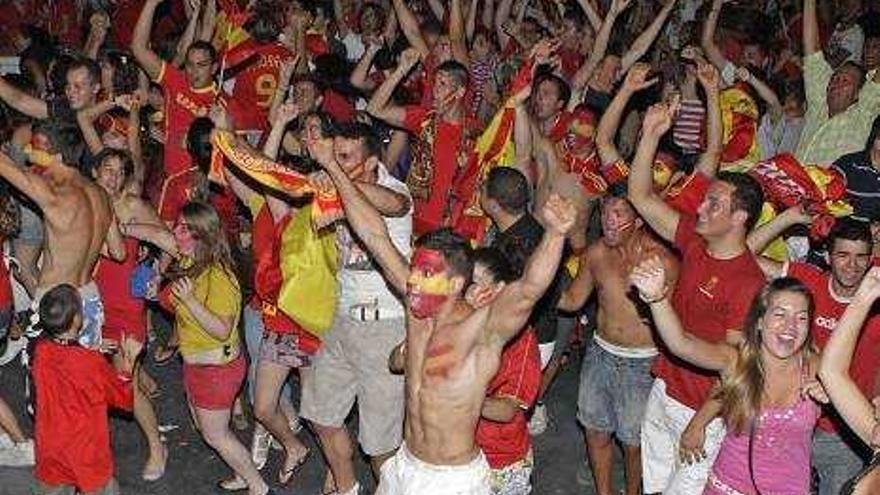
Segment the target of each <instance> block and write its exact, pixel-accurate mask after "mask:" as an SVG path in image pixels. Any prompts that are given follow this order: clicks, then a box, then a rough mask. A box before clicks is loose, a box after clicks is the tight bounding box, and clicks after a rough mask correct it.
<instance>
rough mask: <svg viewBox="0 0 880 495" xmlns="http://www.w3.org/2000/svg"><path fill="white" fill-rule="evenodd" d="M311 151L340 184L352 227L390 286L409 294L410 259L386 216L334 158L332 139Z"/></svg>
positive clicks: (318, 143) (319, 144) (310, 148)
mask: <svg viewBox="0 0 880 495" xmlns="http://www.w3.org/2000/svg"><path fill="white" fill-rule="evenodd" d="M309 152H310V153H311V155H312V157H313V158H315V159H316V160H317V161H318V163H320V164H321V166H323V167H324V170H326V171H327V173H328V174H329V175H330V178H331V179H332V180H333V183H334V184H335V185H336V190H337V191H338V192H339V196H340V197H341V198H342V204H343V207H344V209H345V216H346V218H347V219H348V225H349V226H350V227H351V229H352V230H354V232H355V234H357V236H358V237H359V238H360V239H361V240H362V241H363V242H364V245H365V246H366V247H367V250H368V251H369V252H370V254H371V255H372V256H373V258H374V259H375V260H376V262H377V263H378V264H379V266H380V267H382V271H383V272H384V274H385V279H386V280H387V281H388V283H389V284H390V285H391V286H392V287H393V288H394V289H395V290H396V291H397V292H398V293H399V294H405V293H406V281H407V279H408V278H409V266H408V264H407V262H406V259H404V257H403V255H401V254H400V251H398V250H397V248H396V247H395V246H394V243H392V242H391V236H390V235H389V234H388V228H387V226H386V225H385V220H383V219H382V215H381V214H379V211H378V210H377V209H376V208H375V207H373V205H372V204H370V201H369V200H368V199H367V197H366V196H365V195H364V193H362V192H361V191H360V189H358V188H357V187H356V186H355V184H354V183H353V182H352V181H351V179H349V178H348V175H346V174H345V172H344V171H343V170H342V168H341V167H340V166H339V164H338V163H336V160H335V159H334V158H333V142H332V141H331V140H329V139H323V140H318V141H316V142H314V143H312V144H311V145H310V146H309Z"/></svg>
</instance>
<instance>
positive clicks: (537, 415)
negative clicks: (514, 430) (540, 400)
mask: <svg viewBox="0 0 880 495" xmlns="http://www.w3.org/2000/svg"><path fill="white" fill-rule="evenodd" d="M545 431H547V406H545V405H544V404H538V405H536V406H535V412H533V413H532V419H530V420H529V433H530V434H531V435H532V436H537V435H541V434H542V433H544V432H545Z"/></svg>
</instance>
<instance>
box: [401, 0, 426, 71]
mask: <svg viewBox="0 0 880 495" xmlns="http://www.w3.org/2000/svg"><path fill="white" fill-rule="evenodd" d="M392 3H393V4H394V12H395V13H396V14H397V22H399V23H400V29H401V30H403V35H404V36H406V40H407V41H409V45H410V46H411V47H413V48H415V49H416V50H417V51H418V52H419V54H421V56H422V57H423V58H427V57H428V55H430V54H431V49H430V48H428V43H427V42H426V41H425V38H424V36H422V30H421V28H420V27H419V20H418V19H416V16H415V14H413V12H412V10H410V8H409V6H408V5H407V4H406V1H405V0H392Z"/></svg>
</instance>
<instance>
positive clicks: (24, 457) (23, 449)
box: [0, 440, 35, 467]
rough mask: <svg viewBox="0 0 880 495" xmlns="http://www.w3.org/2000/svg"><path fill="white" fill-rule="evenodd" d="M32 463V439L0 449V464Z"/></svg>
mask: <svg viewBox="0 0 880 495" xmlns="http://www.w3.org/2000/svg"><path fill="white" fill-rule="evenodd" d="M34 463H35V461H34V441H33V440H27V441H24V442H21V443H16V444H14V445H13V446H12V447H8V448H5V449H3V450H0V466H11V467H21V466H33V465H34Z"/></svg>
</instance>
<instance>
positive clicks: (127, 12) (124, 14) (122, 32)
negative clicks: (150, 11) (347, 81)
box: [110, 0, 146, 48]
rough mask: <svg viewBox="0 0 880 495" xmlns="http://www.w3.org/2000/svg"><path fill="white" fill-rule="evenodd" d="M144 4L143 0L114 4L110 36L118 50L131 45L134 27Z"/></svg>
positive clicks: (119, 1)
mask: <svg viewBox="0 0 880 495" xmlns="http://www.w3.org/2000/svg"><path fill="white" fill-rule="evenodd" d="M144 3H146V2H145V1H144V0H118V1H117V2H116V8H115V9H113V14H112V15H111V16H110V20H111V21H112V22H113V29H111V30H110V36H111V38H112V39H113V44H115V45H116V46H117V47H118V48H128V46H129V45H131V38H132V33H133V32H134V26H135V25H136V24H137V21H138V18H140V16H141V10H143V8H144Z"/></svg>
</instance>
